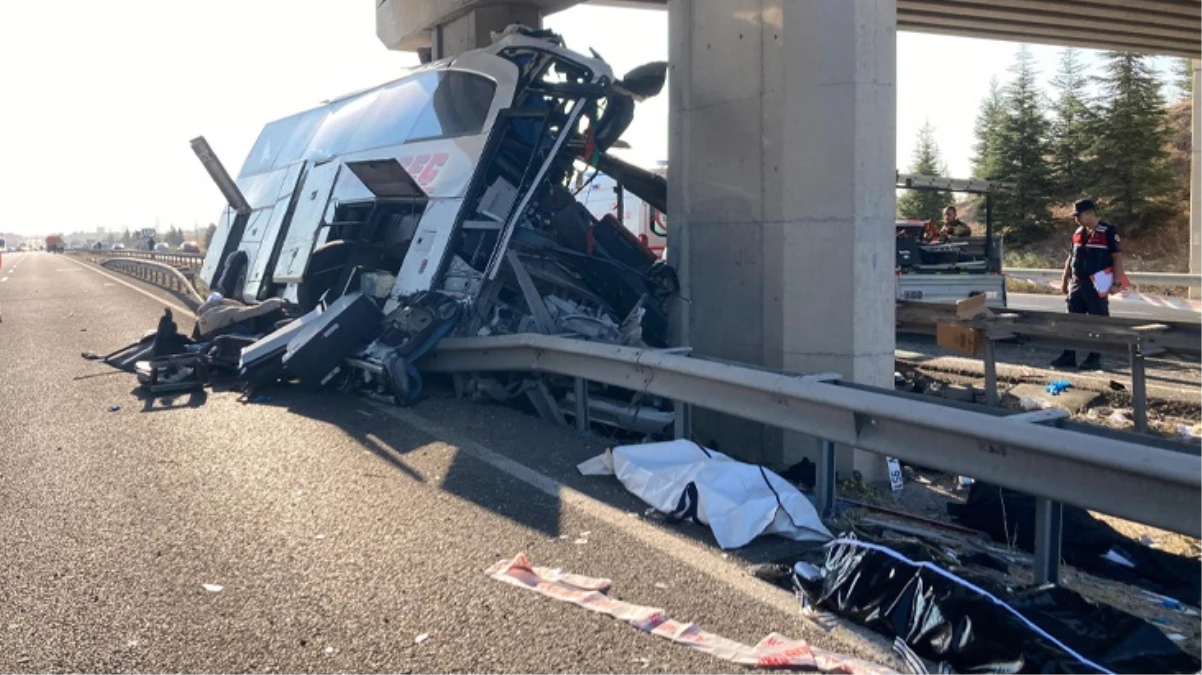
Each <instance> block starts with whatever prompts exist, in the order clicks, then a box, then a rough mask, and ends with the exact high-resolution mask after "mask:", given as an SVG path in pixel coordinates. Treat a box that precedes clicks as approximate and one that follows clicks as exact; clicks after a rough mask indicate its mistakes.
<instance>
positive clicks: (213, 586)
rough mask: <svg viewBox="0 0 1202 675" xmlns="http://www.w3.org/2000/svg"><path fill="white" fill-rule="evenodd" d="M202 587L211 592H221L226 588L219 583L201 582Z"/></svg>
mask: <svg viewBox="0 0 1202 675" xmlns="http://www.w3.org/2000/svg"><path fill="white" fill-rule="evenodd" d="M201 587H202V588H204V589H205V590H206V591H208V592H210V593H220V592H221V591H223V590H225V586H221V585H219V584H201Z"/></svg>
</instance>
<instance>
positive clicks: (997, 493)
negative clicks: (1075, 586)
mask: <svg viewBox="0 0 1202 675" xmlns="http://www.w3.org/2000/svg"><path fill="white" fill-rule="evenodd" d="M947 512H948V514H949V515H951V517H952V518H953V519H955V520H956V521H957V522H959V523H961V524H963V525H965V526H968V527H971V528H974V529H977V530H980V531H982V532H985V533H987V534H988V535H989V536H990V537H991V538H992V539H993V540H994V541H996V542H999V543H1002V544H1005V545H1008V546H1014V545H1017V546H1018V547H1019V548H1021V549H1023V550H1025V551H1028V552H1034V551H1035V498H1034V497H1032V496H1031V495H1028V494H1024V493H1021V492H1018V491H1015V490H1010V489H1008V488H1002V487H998V486H996V485H990V484H988V483H983V482H980V481H978V482H977V483H975V484H974V485H973V486H972V489H971V490H969V493H968V499H967V500H966V502H965V503H964V504H955V503H949V504H948V505H947ZM1061 537H1062V540H1061V557H1062V558H1063V559H1064V561H1065V562H1067V563H1068V564H1070V565H1072V566H1073V567H1076V568H1077V569H1080V570H1083V571H1086V572H1089V573H1091V574H1096V575H1098V576H1101V577H1106V578H1109V579H1114V580H1116V581H1120V582H1123V583H1130V584H1134V585H1136V586H1139V587H1140V588H1143V589H1146V590H1149V591H1151V592H1153V593H1157V594H1159V595H1163V596H1165V597H1170V598H1175V599H1176V600H1177V601H1180V602H1183V603H1197V602H1198V598H1199V597H1202V563H1200V562H1199V561H1198V560H1197V559H1191V558H1186V557H1185V556H1180V555H1174V554H1172V553H1168V552H1166V551H1162V550H1159V549H1155V548H1150V547H1148V546H1144V545H1142V544H1140V543H1139V542H1136V541H1132V540H1131V539H1129V538H1127V537H1125V536H1123V535H1122V534H1120V533H1119V532H1117V531H1116V530H1115V529H1114V528H1113V527H1111V526H1110V525H1108V524H1107V523H1105V522H1104V521H1102V520H1099V519H1098V518H1095V517H1094V516H1093V515H1092V514H1090V513H1089V512H1088V511H1086V510H1085V509H1082V508H1079V507H1076V506H1072V505H1069V504H1065V505H1063V511H1062V521H1061ZM1116 556H1118V560H1116V559H1115V557H1116ZM1122 561H1126V562H1127V563H1130V564H1129V565H1128V564H1124V562H1122Z"/></svg>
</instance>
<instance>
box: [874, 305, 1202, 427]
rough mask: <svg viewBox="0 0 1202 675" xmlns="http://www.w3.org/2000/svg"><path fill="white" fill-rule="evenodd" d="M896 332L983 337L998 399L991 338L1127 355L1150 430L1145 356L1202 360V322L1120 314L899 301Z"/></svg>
mask: <svg viewBox="0 0 1202 675" xmlns="http://www.w3.org/2000/svg"><path fill="white" fill-rule="evenodd" d="M896 316H897V329H898V332H906V333H920V334H928V335H929V334H934V333H935V332H936V330H937V327H938V325H939V324H956V325H961V326H968V327H971V328H974V329H976V330H977V331H979V332H980V334H981V335H982V337H983V338H984V340H983V348H982V352H983V353H982V359H983V361H984V366H985V396H986V400H987V401H988V403H989V404H990V405H997V403H998V401H999V398H1000V397H999V394H998V386H997V359H996V357H995V355H994V346H993V343H994V341H995V340H1009V339H1012V338H1016V337H1020V338H1021V339H1022V340H1023V341H1025V342H1027V343H1029V344H1036V345H1043V346H1048V347H1055V348H1067V349H1079V350H1085V351H1096V352H1101V353H1110V354H1117V355H1121V356H1126V357H1127V358H1128V359H1129V360H1130V363H1131V402H1132V407H1133V409H1134V413H1135V429H1136V430H1137V431H1139V432H1141V433H1146V432H1147V430H1148V395H1147V376H1146V374H1145V370H1146V363H1145V359H1146V358H1147V357H1149V356H1153V357H1158V358H1165V357H1169V358H1174V359H1179V360H1184V361H1194V362H1196V361H1199V360H1202V323H1197V322H1190V321H1152V320H1146V319H1131V318H1124V317H1103V316H1086V315H1081V314H1066V313H1061V312H1039V311H1033V310H1011V309H1007V310H1002V311H1001V312H999V313H996V314H992V315H990V316H988V317H986V318H982V319H974V320H967V321H966V320H962V319H960V318H959V317H957V315H956V308H955V306H953V305H945V304H937V303H921V302H899V303H898V304H897V315H896Z"/></svg>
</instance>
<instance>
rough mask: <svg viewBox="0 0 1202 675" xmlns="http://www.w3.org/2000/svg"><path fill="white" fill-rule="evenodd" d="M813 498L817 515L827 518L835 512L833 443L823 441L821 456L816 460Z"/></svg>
mask: <svg viewBox="0 0 1202 675" xmlns="http://www.w3.org/2000/svg"><path fill="white" fill-rule="evenodd" d="M814 482H815V483H816V485H815V486H814V487H815V490H814V496H815V497H816V498H817V502H818V503H817V504H815V506H816V508H817V509H818V515H819V516H821V517H823V518H828V517H830V515H831V514H832V513H834V511H835V443H834V441H828V440H825V439H823V441H822V455H821V456H820V457H819V458H818V474H817V475H816V476H815V477H814Z"/></svg>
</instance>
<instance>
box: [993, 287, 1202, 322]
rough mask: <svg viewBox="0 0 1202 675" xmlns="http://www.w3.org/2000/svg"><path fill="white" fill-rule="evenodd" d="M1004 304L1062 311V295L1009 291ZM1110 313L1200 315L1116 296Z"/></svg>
mask: <svg viewBox="0 0 1202 675" xmlns="http://www.w3.org/2000/svg"><path fill="white" fill-rule="evenodd" d="M1006 304H1007V306H1009V307H1013V308H1014V309H1031V310H1038V311H1041V312H1063V311H1065V307H1064V296H1062V295H1040V294H1035V293H1009V294H1007V296H1006ZM1110 313H1111V315H1113V316H1123V317H1130V318H1133V319H1148V320H1151V321H1156V320H1159V321H1192V322H1193V323H1198V322H1199V320H1202V315H1200V314H1198V312H1190V311H1187V310H1182V309H1170V308H1166V307H1156V306H1154V305H1148V304H1144V303H1141V302H1136V301H1131V300H1124V299H1122V298H1121V297H1116V298H1114V299H1112V300H1111V302H1110Z"/></svg>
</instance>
